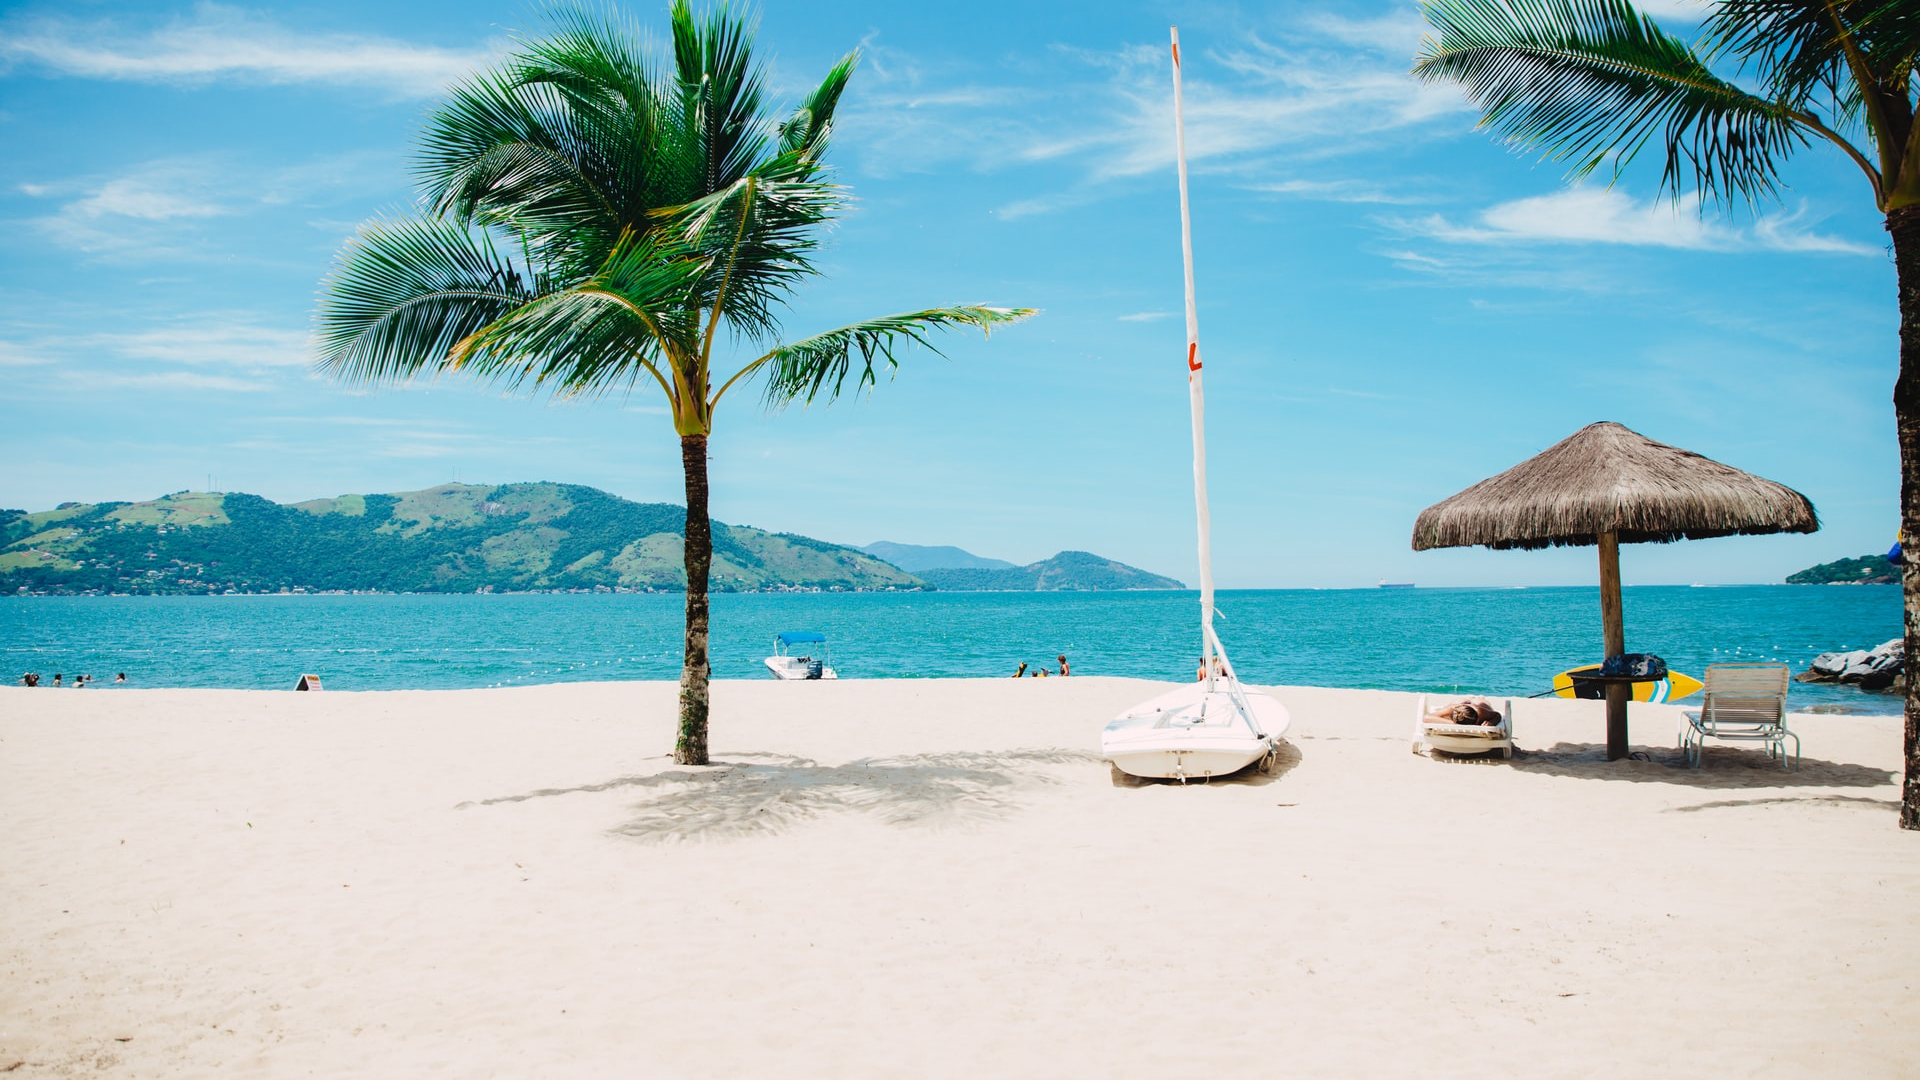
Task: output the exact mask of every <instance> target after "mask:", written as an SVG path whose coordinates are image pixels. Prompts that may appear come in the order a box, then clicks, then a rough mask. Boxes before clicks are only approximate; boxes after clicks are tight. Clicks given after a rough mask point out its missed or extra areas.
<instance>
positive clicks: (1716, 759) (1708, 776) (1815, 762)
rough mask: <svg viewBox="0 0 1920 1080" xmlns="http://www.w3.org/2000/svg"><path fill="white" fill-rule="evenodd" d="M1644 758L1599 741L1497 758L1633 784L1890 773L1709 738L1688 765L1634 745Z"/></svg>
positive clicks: (1839, 781) (1811, 781) (1790, 781)
mask: <svg viewBox="0 0 1920 1080" xmlns="http://www.w3.org/2000/svg"><path fill="white" fill-rule="evenodd" d="M1634 752H1635V753H1636V754H1644V755H1646V759H1645V760H1642V759H1641V758H1638V757H1635V758H1629V759H1623V760H1620V761H1608V760H1607V748H1606V746H1605V744H1603V743H1567V742H1563V743H1555V744H1554V745H1552V746H1550V747H1548V748H1546V749H1544V750H1521V749H1518V748H1516V749H1515V751H1514V755H1513V760H1511V761H1505V762H1501V763H1500V764H1503V765H1506V766H1508V767H1510V768H1513V769H1517V770H1519V771H1521V772H1537V773H1546V774H1548V775H1550V776H1573V777H1580V778H1583V779H1587V780H1613V781H1625V782H1627V783H1635V784H1673V785H1675V786H1678V787H1690V788H1700V789H1703V790H1717V789H1737V788H1783V787H1792V788H1800V787H1826V788H1832V787H1841V788H1871V787H1882V786H1885V785H1887V784H1891V783H1892V782H1893V773H1892V772H1891V771H1890V770H1887V769H1881V768H1876V767H1874V766H1871V765H1856V764H1853V763H1852V762H1846V761H1826V760H1824V759H1822V758H1814V757H1802V758H1801V759H1800V762H1799V764H1798V766H1797V767H1795V768H1792V769H1783V768H1781V767H1780V762H1779V761H1777V760H1775V759H1773V758H1770V757H1768V756H1767V754H1766V751H1764V750H1754V749H1749V748H1746V747H1738V746H1723V745H1719V744H1711V745H1709V746H1708V747H1707V756H1706V764H1705V765H1704V766H1703V767H1701V768H1698V769H1695V768H1690V767H1688V765H1687V764H1686V761H1685V759H1684V758H1683V757H1682V756H1681V753H1680V751H1679V750H1676V749H1672V748H1664V749H1661V748H1649V747H1645V746H1636V747H1634Z"/></svg>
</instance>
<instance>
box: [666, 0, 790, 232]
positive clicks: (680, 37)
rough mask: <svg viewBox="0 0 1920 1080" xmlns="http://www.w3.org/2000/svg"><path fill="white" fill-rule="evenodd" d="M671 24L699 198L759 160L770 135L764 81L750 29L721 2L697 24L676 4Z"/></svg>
mask: <svg viewBox="0 0 1920 1080" xmlns="http://www.w3.org/2000/svg"><path fill="white" fill-rule="evenodd" d="M672 20H673V55H674V67H675V71H676V73H677V75H678V81H679V91H680V95H681V99H682V101H683V106H682V109H683V113H682V115H683V118H684V121H685V123H686V128H685V132H684V137H685V138H686V139H688V140H689V142H690V143H691V145H690V147H689V149H691V150H692V151H694V154H693V155H690V156H697V159H698V161H699V166H700V169H701V173H700V175H698V176H696V177H694V181H695V183H696V184H697V185H698V186H697V188H696V190H695V194H694V197H697V196H703V195H707V194H710V193H712V192H715V191H719V190H720V189H722V188H724V187H726V186H727V185H729V184H732V183H734V182H735V181H737V180H739V179H740V178H741V177H743V176H745V175H747V173H748V171H749V170H751V169H752V168H753V166H754V164H755V163H757V162H758V161H759V160H760V158H761V154H762V152H763V151H764V149H765V147H766V144H767V138H768V135H769V134H770V132H769V127H770V125H769V124H768V122H767V120H766V119H765V118H764V117H763V116H762V115H761V107H762V99H763V97H764V94H765V82H766V79H765V75H764V73H763V72H762V70H761V68H760V65H758V64H756V63H754V61H753V37H754V27H753V25H752V24H751V23H749V22H747V21H746V20H745V19H742V18H740V17H739V16H736V15H735V14H734V12H733V11H732V10H731V9H730V8H729V7H728V6H727V5H726V4H725V3H720V4H716V5H714V6H713V7H712V8H711V9H710V10H709V11H708V12H707V17H706V19H705V20H704V21H699V20H696V19H695V18H694V15H693V8H692V6H691V5H690V4H688V3H687V0H674V4H673V10H672Z"/></svg>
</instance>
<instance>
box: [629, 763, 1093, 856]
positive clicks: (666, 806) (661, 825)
mask: <svg viewBox="0 0 1920 1080" xmlns="http://www.w3.org/2000/svg"><path fill="white" fill-rule="evenodd" d="M728 757H729V758H730V760H727V761H716V762H715V763H714V764H713V765H712V766H709V767H708V768H705V769H698V770H693V769H676V770H674V771H671V772H663V773H656V774H654V775H651V776H633V777H624V778H622V779H621V780H619V781H616V782H615V783H614V784H609V785H605V786H609V787H610V786H615V785H617V786H621V787H636V788H641V789H652V790H654V791H655V792H657V794H655V795H654V796H653V797H652V798H649V799H646V800H644V801H642V802H640V803H638V804H637V805H636V806H635V807H634V809H635V811H636V814H635V816H634V817H633V818H632V819H631V820H629V821H627V822H626V823H624V824H622V825H618V826H616V827H615V828H614V829H613V832H615V833H616V834H618V835H621V836H630V837H633V838H634V839H637V840H647V841H653V842H670V841H676V840H703V839H723V838H733V837H745V836H764V835H771V834H775V833H780V832H785V831H787V830H789V829H792V828H793V827H795V826H797V825H800V824H802V823H804V822H807V821H811V820H814V819H816V818H821V817H826V816H828V815H831V814H864V815H867V816H869V817H871V818H874V819H875V820H877V821H880V822H881V823H883V824H887V825H922V826H933V827H953V826H967V825H973V824H978V823H980V822H984V821H989V820H993V819H996V818H1002V817H1006V816H1007V815H1009V814H1011V813H1013V812H1014V811H1015V810H1017V809H1018V808H1019V807H1020V806H1021V804H1022V803H1023V801H1024V799H1023V796H1024V795H1025V794H1026V793H1027V792H1029V791H1031V790H1033V789H1034V788H1037V787H1044V786H1049V785H1054V784H1058V783H1060V782H1061V780H1060V778H1059V776H1057V775H1056V774H1055V770H1057V768H1058V767H1060V766H1080V767H1084V766H1087V765H1093V764H1099V760H1100V759H1099V757H1098V756H1097V755H1094V754H1089V753H1086V752H1084V751H1078V750H1008V751H1002V752H999V753H945V754H913V755H909V756H906V757H891V758H861V759H860V760H858V761H850V762H847V763H846V764H844V765H821V764H819V763H818V762H815V761H810V760H808V759H806V758H797V757H784V756H781V755H776V754H731V755H728Z"/></svg>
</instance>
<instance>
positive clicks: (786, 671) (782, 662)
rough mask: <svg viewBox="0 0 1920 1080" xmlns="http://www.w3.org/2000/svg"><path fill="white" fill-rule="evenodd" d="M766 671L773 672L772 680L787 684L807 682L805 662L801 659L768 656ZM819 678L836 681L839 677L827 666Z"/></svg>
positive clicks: (796, 657)
mask: <svg viewBox="0 0 1920 1080" xmlns="http://www.w3.org/2000/svg"><path fill="white" fill-rule="evenodd" d="M767 670H768V671H771V672H773V677H774V678H776V679H780V680H782V681H788V682H806V681H808V679H807V661H806V660H805V659H803V658H802V657H798V656H769V657H767ZM820 677H821V678H822V679H838V678H839V677H840V676H839V675H836V674H835V673H834V670H833V668H832V667H830V666H829V667H826V668H823V669H822V670H821V672H820Z"/></svg>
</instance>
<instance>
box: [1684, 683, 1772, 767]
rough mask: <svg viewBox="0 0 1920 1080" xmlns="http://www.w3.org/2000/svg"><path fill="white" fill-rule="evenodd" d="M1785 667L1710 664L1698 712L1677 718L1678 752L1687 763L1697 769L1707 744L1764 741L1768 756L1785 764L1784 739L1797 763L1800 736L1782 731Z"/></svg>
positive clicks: (1685, 712) (1694, 710)
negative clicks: (1680, 722) (1712, 741)
mask: <svg viewBox="0 0 1920 1080" xmlns="http://www.w3.org/2000/svg"><path fill="white" fill-rule="evenodd" d="M1787 679H1788V669H1787V665H1785V664H1710V665H1708V667H1707V685H1706V695H1705V697H1704V698H1703V699H1702V700H1701V702H1700V708H1699V709H1697V710H1696V709H1689V710H1686V711H1684V712H1682V713H1681V715H1682V716H1683V717H1685V718H1686V722H1685V724H1683V725H1682V726H1681V728H1680V749H1681V750H1682V751H1683V752H1684V753H1685V754H1686V759H1687V764H1689V765H1691V766H1693V767H1694V768H1696V769H1697V768H1699V767H1700V766H1701V764H1702V763H1703V760H1704V758H1705V753H1704V752H1705V750H1706V744H1707V740H1708V739H1724V740H1727V741H1730V742H1763V743H1766V744H1767V756H1768V757H1773V758H1779V759H1780V764H1781V766H1782V767H1783V768H1792V767H1793V765H1789V764H1788V763H1787V740H1788V739H1792V740H1793V764H1794V765H1797V764H1799V762H1800V736H1798V735H1795V734H1794V733H1793V732H1791V731H1788V730H1787Z"/></svg>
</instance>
